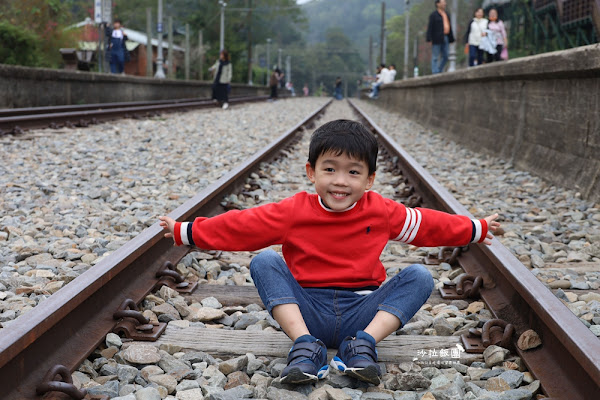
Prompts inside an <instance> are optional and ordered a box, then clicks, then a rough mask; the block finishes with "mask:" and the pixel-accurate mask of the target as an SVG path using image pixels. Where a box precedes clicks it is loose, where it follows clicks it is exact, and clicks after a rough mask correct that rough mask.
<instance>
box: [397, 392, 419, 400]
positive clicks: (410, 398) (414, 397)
mask: <svg viewBox="0 0 600 400" xmlns="http://www.w3.org/2000/svg"><path fill="white" fill-rule="evenodd" d="M394 400H419V395H418V394H417V393H415V392H405V391H400V390H398V391H395V392H394Z"/></svg>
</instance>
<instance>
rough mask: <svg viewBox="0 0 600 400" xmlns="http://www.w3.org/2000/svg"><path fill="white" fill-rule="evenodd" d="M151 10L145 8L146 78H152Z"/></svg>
mask: <svg viewBox="0 0 600 400" xmlns="http://www.w3.org/2000/svg"><path fill="white" fill-rule="evenodd" d="M152 52H153V50H152V9H151V8H149V7H148V8H146V76H149V77H151V76H152V72H153V71H152V70H153V68H152V55H153V54H152Z"/></svg>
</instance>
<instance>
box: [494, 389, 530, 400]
mask: <svg viewBox="0 0 600 400" xmlns="http://www.w3.org/2000/svg"><path fill="white" fill-rule="evenodd" d="M531 398H532V395H531V392H530V391H528V390H525V389H520V388H519V389H510V390H506V391H504V392H502V394H501V395H500V399H501V400H530V399H531Z"/></svg>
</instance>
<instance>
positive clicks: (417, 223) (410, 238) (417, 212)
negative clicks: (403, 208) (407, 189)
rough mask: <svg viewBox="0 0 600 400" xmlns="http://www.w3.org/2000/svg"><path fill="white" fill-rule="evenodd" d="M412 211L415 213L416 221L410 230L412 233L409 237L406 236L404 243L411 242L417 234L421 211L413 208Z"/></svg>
mask: <svg viewBox="0 0 600 400" xmlns="http://www.w3.org/2000/svg"><path fill="white" fill-rule="evenodd" d="M414 211H415V213H416V214H417V222H416V223H415V227H414V229H413V230H412V233H411V235H410V237H409V238H408V240H407V241H406V243H411V242H412V241H413V240H414V239H415V236H417V232H419V227H420V226H421V219H422V216H421V211H419V210H414Z"/></svg>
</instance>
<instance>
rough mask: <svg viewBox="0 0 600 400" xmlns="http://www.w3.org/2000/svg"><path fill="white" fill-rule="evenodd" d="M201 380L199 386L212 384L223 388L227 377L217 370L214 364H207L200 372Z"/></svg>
mask: <svg viewBox="0 0 600 400" xmlns="http://www.w3.org/2000/svg"><path fill="white" fill-rule="evenodd" d="M201 379H202V380H203V381H202V382H201V383H200V384H201V386H204V385H206V386H214V387H219V388H223V387H224V386H225V384H226V383H227V377H226V376H225V375H224V374H223V373H222V372H221V371H219V370H218V368H217V367H216V366H214V365H209V366H208V367H207V368H206V369H205V370H204V372H202V378H201Z"/></svg>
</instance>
